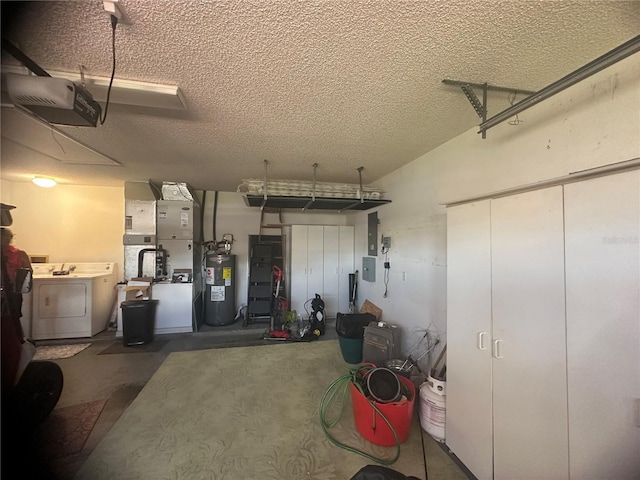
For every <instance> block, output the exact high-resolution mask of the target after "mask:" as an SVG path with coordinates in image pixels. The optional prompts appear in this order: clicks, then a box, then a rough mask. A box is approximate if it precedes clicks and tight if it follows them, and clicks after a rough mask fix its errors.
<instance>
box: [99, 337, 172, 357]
mask: <svg viewBox="0 0 640 480" xmlns="http://www.w3.org/2000/svg"><path fill="white" fill-rule="evenodd" d="M168 342H169V340H154V341H152V342H150V343H145V344H144V345H132V346H129V347H125V346H124V345H123V343H122V341H120V342H116V343H114V344H112V345H110V346H108V347H107V348H105V349H104V350H102V351H101V352H100V353H98V355H111V354H118V353H149V352H159V351H160V350H162V347H164V346H165V345H166V344H167V343H168Z"/></svg>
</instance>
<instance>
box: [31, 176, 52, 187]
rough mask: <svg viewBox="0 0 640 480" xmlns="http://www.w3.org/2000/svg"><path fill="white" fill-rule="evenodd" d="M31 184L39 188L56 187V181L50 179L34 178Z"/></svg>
mask: <svg viewBox="0 0 640 480" xmlns="http://www.w3.org/2000/svg"><path fill="white" fill-rule="evenodd" d="M33 183H35V184H36V185H38V186H39V187H44V188H51V187H55V186H56V181H55V180H54V179H53V178H50V177H34V178H33Z"/></svg>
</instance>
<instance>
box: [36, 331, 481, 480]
mask: <svg viewBox="0 0 640 480" xmlns="http://www.w3.org/2000/svg"><path fill="white" fill-rule="evenodd" d="M267 327H268V325H267V324H253V325H249V326H247V327H245V328H243V327H242V325H241V324H240V323H236V324H233V325H228V326H224V327H210V326H206V325H204V326H203V327H202V328H201V330H200V331H199V332H197V333H182V334H171V335H159V336H156V337H155V339H154V342H156V341H157V342H161V341H162V340H167V342H166V343H165V344H164V345H163V346H162V348H161V349H160V350H159V351H157V352H145V353H122V354H110V355H104V354H102V355H98V354H99V353H100V352H102V351H104V350H105V349H106V348H107V347H109V346H110V345H113V344H119V343H121V342H122V339H121V338H116V337H115V332H114V331H105V332H102V333H100V334H98V335H96V336H94V337H93V338H91V339H86V338H82V339H68V340H51V341H39V342H37V345H38V346H41V345H56V344H70V343H89V342H90V343H91V345H90V346H89V347H88V348H87V349H85V350H83V351H82V352H80V353H79V354H77V355H75V356H74V357H71V358H67V359H59V360H55V362H56V363H57V364H58V365H59V366H60V367H61V369H62V371H63V374H64V388H63V391H62V395H61V397H60V400H59V401H58V404H57V406H56V408H63V407H68V406H72V405H79V404H83V403H86V402H92V401H95V400H105V399H106V403H105V406H104V408H103V410H102V412H101V414H100V416H99V417H98V420H97V421H96V424H95V426H94V428H93V429H92V431H91V433H90V435H89V437H88V439H87V441H86V443H85V445H84V447H83V448H82V450H81V451H80V452H78V453H76V454H72V455H67V456H66V457H62V458H58V459H54V460H47V465H46V466H45V467H46V468H45V470H46V475H48V477H49V478H50V479H51V480H67V479H71V478H73V476H74V475H75V473H76V472H77V470H78V469H79V468H80V467H81V466H82V464H83V463H84V462H85V460H86V459H87V458H88V456H89V455H90V453H91V452H92V451H93V449H94V448H95V447H96V446H97V445H98V443H99V442H100V441H101V440H102V438H103V437H104V436H105V435H106V434H107V432H108V431H109V430H110V429H111V427H112V426H113V425H114V424H115V422H116V421H117V420H118V418H120V415H121V414H122V413H123V412H124V411H125V410H126V408H127V407H128V406H129V405H130V404H131V402H132V401H133V400H134V399H135V398H136V396H137V395H138V393H139V392H140V391H141V390H142V388H143V387H144V385H145V384H146V383H147V381H149V379H150V378H151V377H152V376H153V374H154V373H155V372H156V370H157V369H158V367H159V366H160V365H161V364H162V362H163V361H164V360H165V358H166V357H167V355H169V353H171V352H176V351H189V350H201V349H208V348H231V347H234V346H245V345H257V344H264V343H265V342H274V341H277V340H263V338H262V337H263V333H264V332H265V330H266V329H267ZM335 338H337V336H336V333H335V324H334V323H331V321H329V323H328V324H327V329H326V334H325V335H324V336H323V337H321V340H325V339H326V340H328V339H335ZM45 424H46V420H45ZM38 442H39V440H38V438H37V435H36V439H35V444H36V447H35V448H38ZM40 442H41V440H40ZM423 445H424V451H425V455H426V459H427V473H428V478H429V480H436V479H437V480H449V479H452V480H465V479H467V478H472V477H471V476H470V475H468V472H467V473H465V471H464V469H463V468H461V467H460V466H458V464H457V463H456V461H455V460H454V459H453V458H452V457H451V456H449V455H448V454H447V453H446V452H445V448H443V446H442V444H440V443H438V442H436V441H435V440H434V439H433V438H432V437H431V436H430V435H428V434H427V433H425V432H424V431H423ZM41 477H42V478H44V477H45V474H44V473H43V474H41ZM25 478H26V477H25ZM239 480H243V479H239ZM425 480H426V479H425Z"/></svg>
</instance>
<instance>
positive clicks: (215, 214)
mask: <svg viewBox="0 0 640 480" xmlns="http://www.w3.org/2000/svg"><path fill="white" fill-rule="evenodd" d="M217 217H218V191H217V190H216V191H215V192H214V196H213V244H214V245H217V243H218V237H217V236H216V219H217Z"/></svg>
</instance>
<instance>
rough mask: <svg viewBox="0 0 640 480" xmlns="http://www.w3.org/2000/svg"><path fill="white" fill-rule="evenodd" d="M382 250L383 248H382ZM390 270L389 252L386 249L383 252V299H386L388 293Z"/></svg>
mask: <svg viewBox="0 0 640 480" xmlns="http://www.w3.org/2000/svg"><path fill="white" fill-rule="evenodd" d="M382 248H383V250H384V247H382ZM390 270H391V268H390V266H389V250H388V249H387V250H386V251H385V252H384V295H382V296H383V297H384V298H387V295H388V293H389V271H390Z"/></svg>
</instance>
